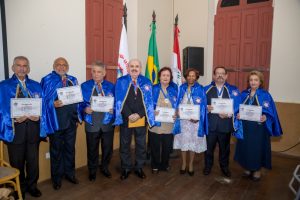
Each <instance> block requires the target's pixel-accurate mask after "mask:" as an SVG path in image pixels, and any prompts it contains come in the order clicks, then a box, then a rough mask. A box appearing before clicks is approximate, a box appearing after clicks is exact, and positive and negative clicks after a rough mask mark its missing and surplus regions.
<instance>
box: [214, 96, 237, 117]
mask: <svg viewBox="0 0 300 200" xmlns="http://www.w3.org/2000/svg"><path fill="white" fill-rule="evenodd" d="M211 106H212V107H213V110H212V111H211V113H215V114H233V100H232V99H223V98H212V99H211Z"/></svg>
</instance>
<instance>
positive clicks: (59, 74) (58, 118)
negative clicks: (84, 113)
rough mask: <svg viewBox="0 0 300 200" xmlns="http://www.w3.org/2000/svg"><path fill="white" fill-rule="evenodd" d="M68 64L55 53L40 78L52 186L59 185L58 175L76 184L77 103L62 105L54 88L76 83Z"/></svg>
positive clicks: (56, 186)
mask: <svg viewBox="0 0 300 200" xmlns="http://www.w3.org/2000/svg"><path fill="white" fill-rule="evenodd" d="M68 71H69V64H68V62H67V60H66V59H65V58H62V57H59V58H57V59H55V61H54V63H53V71H52V72H51V73H50V74H48V75H47V76H45V77H44V78H43V79H42V81H41V86H42V89H43V98H44V105H45V113H46V116H47V121H46V132H47V134H48V136H49V138H50V161H51V179H52V184H53V188H54V189H55V190H59V189H60V188H61V181H62V178H63V177H64V176H65V178H66V179H67V180H68V181H69V182H71V183H73V184H78V180H77V179H76V177H75V140H76V129H77V124H76V123H77V121H78V110H79V105H78V104H77V103H74V104H70V105H63V102H62V101H61V100H58V96H57V91H56V90H57V89H58V88H63V87H69V86H75V85H78V82H77V79H76V78H75V77H73V76H70V75H69V74H67V73H68Z"/></svg>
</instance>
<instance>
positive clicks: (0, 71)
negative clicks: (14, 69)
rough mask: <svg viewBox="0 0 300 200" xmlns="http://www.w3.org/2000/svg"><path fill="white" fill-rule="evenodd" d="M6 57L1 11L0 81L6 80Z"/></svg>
mask: <svg viewBox="0 0 300 200" xmlns="http://www.w3.org/2000/svg"><path fill="white" fill-rule="evenodd" d="M4 67H5V66H4V55H3V40H2V20H1V10H0V81H2V80H4V78H5V76H4V73H5V71H4Z"/></svg>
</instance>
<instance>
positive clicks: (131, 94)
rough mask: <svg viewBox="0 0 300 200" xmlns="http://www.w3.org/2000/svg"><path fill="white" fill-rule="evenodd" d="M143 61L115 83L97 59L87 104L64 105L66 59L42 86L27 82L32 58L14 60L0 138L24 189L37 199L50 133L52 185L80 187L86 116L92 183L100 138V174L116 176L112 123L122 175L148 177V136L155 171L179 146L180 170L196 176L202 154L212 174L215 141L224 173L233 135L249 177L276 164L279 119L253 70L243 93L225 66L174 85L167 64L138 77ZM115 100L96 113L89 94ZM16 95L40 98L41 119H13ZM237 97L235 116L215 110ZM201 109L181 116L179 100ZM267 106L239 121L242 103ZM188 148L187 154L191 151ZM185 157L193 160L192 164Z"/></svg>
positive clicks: (5, 85)
mask: <svg viewBox="0 0 300 200" xmlns="http://www.w3.org/2000/svg"><path fill="white" fill-rule="evenodd" d="M141 69H142V65H141V62H140V60H138V59H131V60H130V61H129V63H128V67H127V70H128V74H127V75H125V76H122V77H120V78H118V79H117V82H116V84H113V83H111V82H109V81H107V80H105V75H106V70H105V65H104V64H103V63H101V62H98V61H96V62H94V63H93V64H92V67H91V74H92V79H91V80H88V81H86V82H84V83H82V84H81V91H82V97H83V101H82V102H79V103H73V104H69V105H64V104H63V102H62V101H61V100H59V98H58V94H57V89H59V88H64V87H70V86H76V85H78V81H77V79H76V78H75V77H73V76H71V75H69V74H68V70H69V64H68V62H67V60H66V59H65V58H63V57H59V58H57V59H55V61H54V63H53V71H52V72H51V73H50V74H48V75H46V76H45V77H43V78H42V80H41V82H40V83H38V82H36V81H34V80H31V79H29V77H28V74H29V72H30V63H29V60H28V59H27V58H26V57H24V56H18V57H15V59H14V61H13V65H12V70H13V72H14V75H13V76H12V77H11V78H10V79H7V80H4V81H2V82H0V105H1V107H0V139H1V140H3V141H5V143H6V144H7V147H8V154H9V160H10V164H11V165H12V166H13V167H16V168H18V169H19V170H20V182H21V190H22V194H23V195H25V192H28V193H29V194H30V195H32V196H35V197H39V196H41V195H42V193H41V192H40V190H39V189H38V188H37V180H38V177H39V167H38V162H39V160H38V158H39V144H40V141H42V140H45V138H46V137H48V138H49V142H50V162H51V179H52V184H53V188H54V189H55V190H59V189H60V188H61V186H62V179H63V178H65V179H66V180H68V181H69V182H71V183H73V184H78V180H77V178H76V176H75V141H76V129H77V125H78V123H81V122H82V121H84V122H85V123H84V124H85V132H86V142H87V160H88V162H87V166H88V171H89V176H88V178H89V180H90V181H95V180H96V175H97V169H98V167H99V158H98V157H99V145H100V143H101V156H102V158H101V173H102V174H103V175H104V176H105V177H107V178H111V177H112V175H111V172H110V171H109V163H110V160H111V157H112V152H113V138H114V127H115V126H120V158H121V169H122V171H121V176H120V178H121V179H122V180H125V179H127V178H128V177H129V175H130V173H131V172H132V171H133V172H134V173H135V174H136V175H137V176H138V177H139V178H141V179H144V178H146V174H145V173H144V171H143V166H144V164H145V160H146V135H147V132H148V134H149V143H150V151H151V168H152V173H154V174H156V173H159V171H168V170H169V169H170V166H169V157H170V153H171V152H172V149H179V150H180V151H181V157H182V163H181V168H180V170H179V172H180V174H185V173H187V174H189V175H190V176H193V175H194V165H193V162H194V157H195V153H201V152H205V153H204V155H205V166H204V169H203V174H204V175H209V174H210V172H211V170H212V167H213V162H214V151H215V147H216V144H217V143H218V146H219V165H220V169H221V171H222V173H223V174H224V175H225V176H226V177H230V176H231V172H230V170H229V154H230V139H231V135H232V134H233V135H234V136H235V137H236V138H237V139H238V140H237V144H236V151H235V155H234V159H235V160H236V161H237V162H238V163H239V164H240V165H241V166H242V167H243V168H244V169H245V172H244V176H246V177H250V178H251V179H253V180H255V181H258V180H259V179H260V177H261V174H260V170H261V168H262V167H264V168H267V169H271V145H270V136H280V135H281V134H282V130H281V126H280V122H279V119H278V115H277V112H276V108H275V104H274V101H273V99H272V97H271V95H270V94H269V93H268V92H267V91H266V90H264V89H263V75H262V74H261V73H260V72H258V71H252V72H250V74H249V76H248V79H247V81H248V86H249V87H248V88H247V89H246V90H245V91H243V92H242V93H241V94H240V92H239V90H238V89H237V87H235V86H232V85H230V84H228V83H227V82H226V80H227V76H228V74H227V70H226V68H225V67H216V68H215V69H214V72H213V81H212V82H211V84H209V85H208V86H206V87H203V86H202V85H200V84H199V83H198V82H197V80H198V79H199V72H198V71H197V70H195V69H193V68H189V69H188V70H187V71H186V73H185V74H184V77H185V79H186V82H185V83H183V84H182V85H181V86H180V87H178V86H177V85H176V84H175V83H173V82H172V78H173V77H172V70H171V69H170V68H169V67H163V68H162V69H160V71H159V72H158V77H159V83H158V84H156V85H152V83H151V81H150V80H149V79H147V78H146V77H144V76H143V75H141ZM93 96H96V97H99V96H103V97H114V106H113V108H112V109H110V110H109V111H108V112H98V111H94V110H93V109H92V107H91V100H92V97H93ZM13 98H42V114H41V116H21V117H17V118H11V108H10V101H11V99H13ZM214 98H222V99H231V100H232V101H233V112H232V113H215V112H213V110H214V106H213V105H212V104H211V102H212V99H214ZM183 104H185V105H187V104H190V105H192V106H196V107H199V113H198V114H199V116H197V118H194V119H192V118H191V119H186V118H184V119H181V116H180V115H181V112H180V111H179V112H178V110H179V108H180V106H181V105H183ZM240 104H247V105H256V106H261V107H262V116H261V119H260V121H248V120H241V119H240V115H239V105H240ZM158 108H170V109H173V110H175V112H174V115H173V116H172V118H173V122H162V121H156V116H158V115H159V114H160V112H161V110H159V109H158ZM133 134H134V138H135V160H134V161H133V160H132V156H131V141H132V135H133ZM188 152H189V153H188ZM187 157H189V160H188V162H187Z"/></svg>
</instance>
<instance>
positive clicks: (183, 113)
mask: <svg viewBox="0 0 300 200" xmlns="http://www.w3.org/2000/svg"><path fill="white" fill-rule="evenodd" d="M179 116H180V119H188V120H191V119H192V120H199V119H200V106H199V105H193V104H179Z"/></svg>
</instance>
